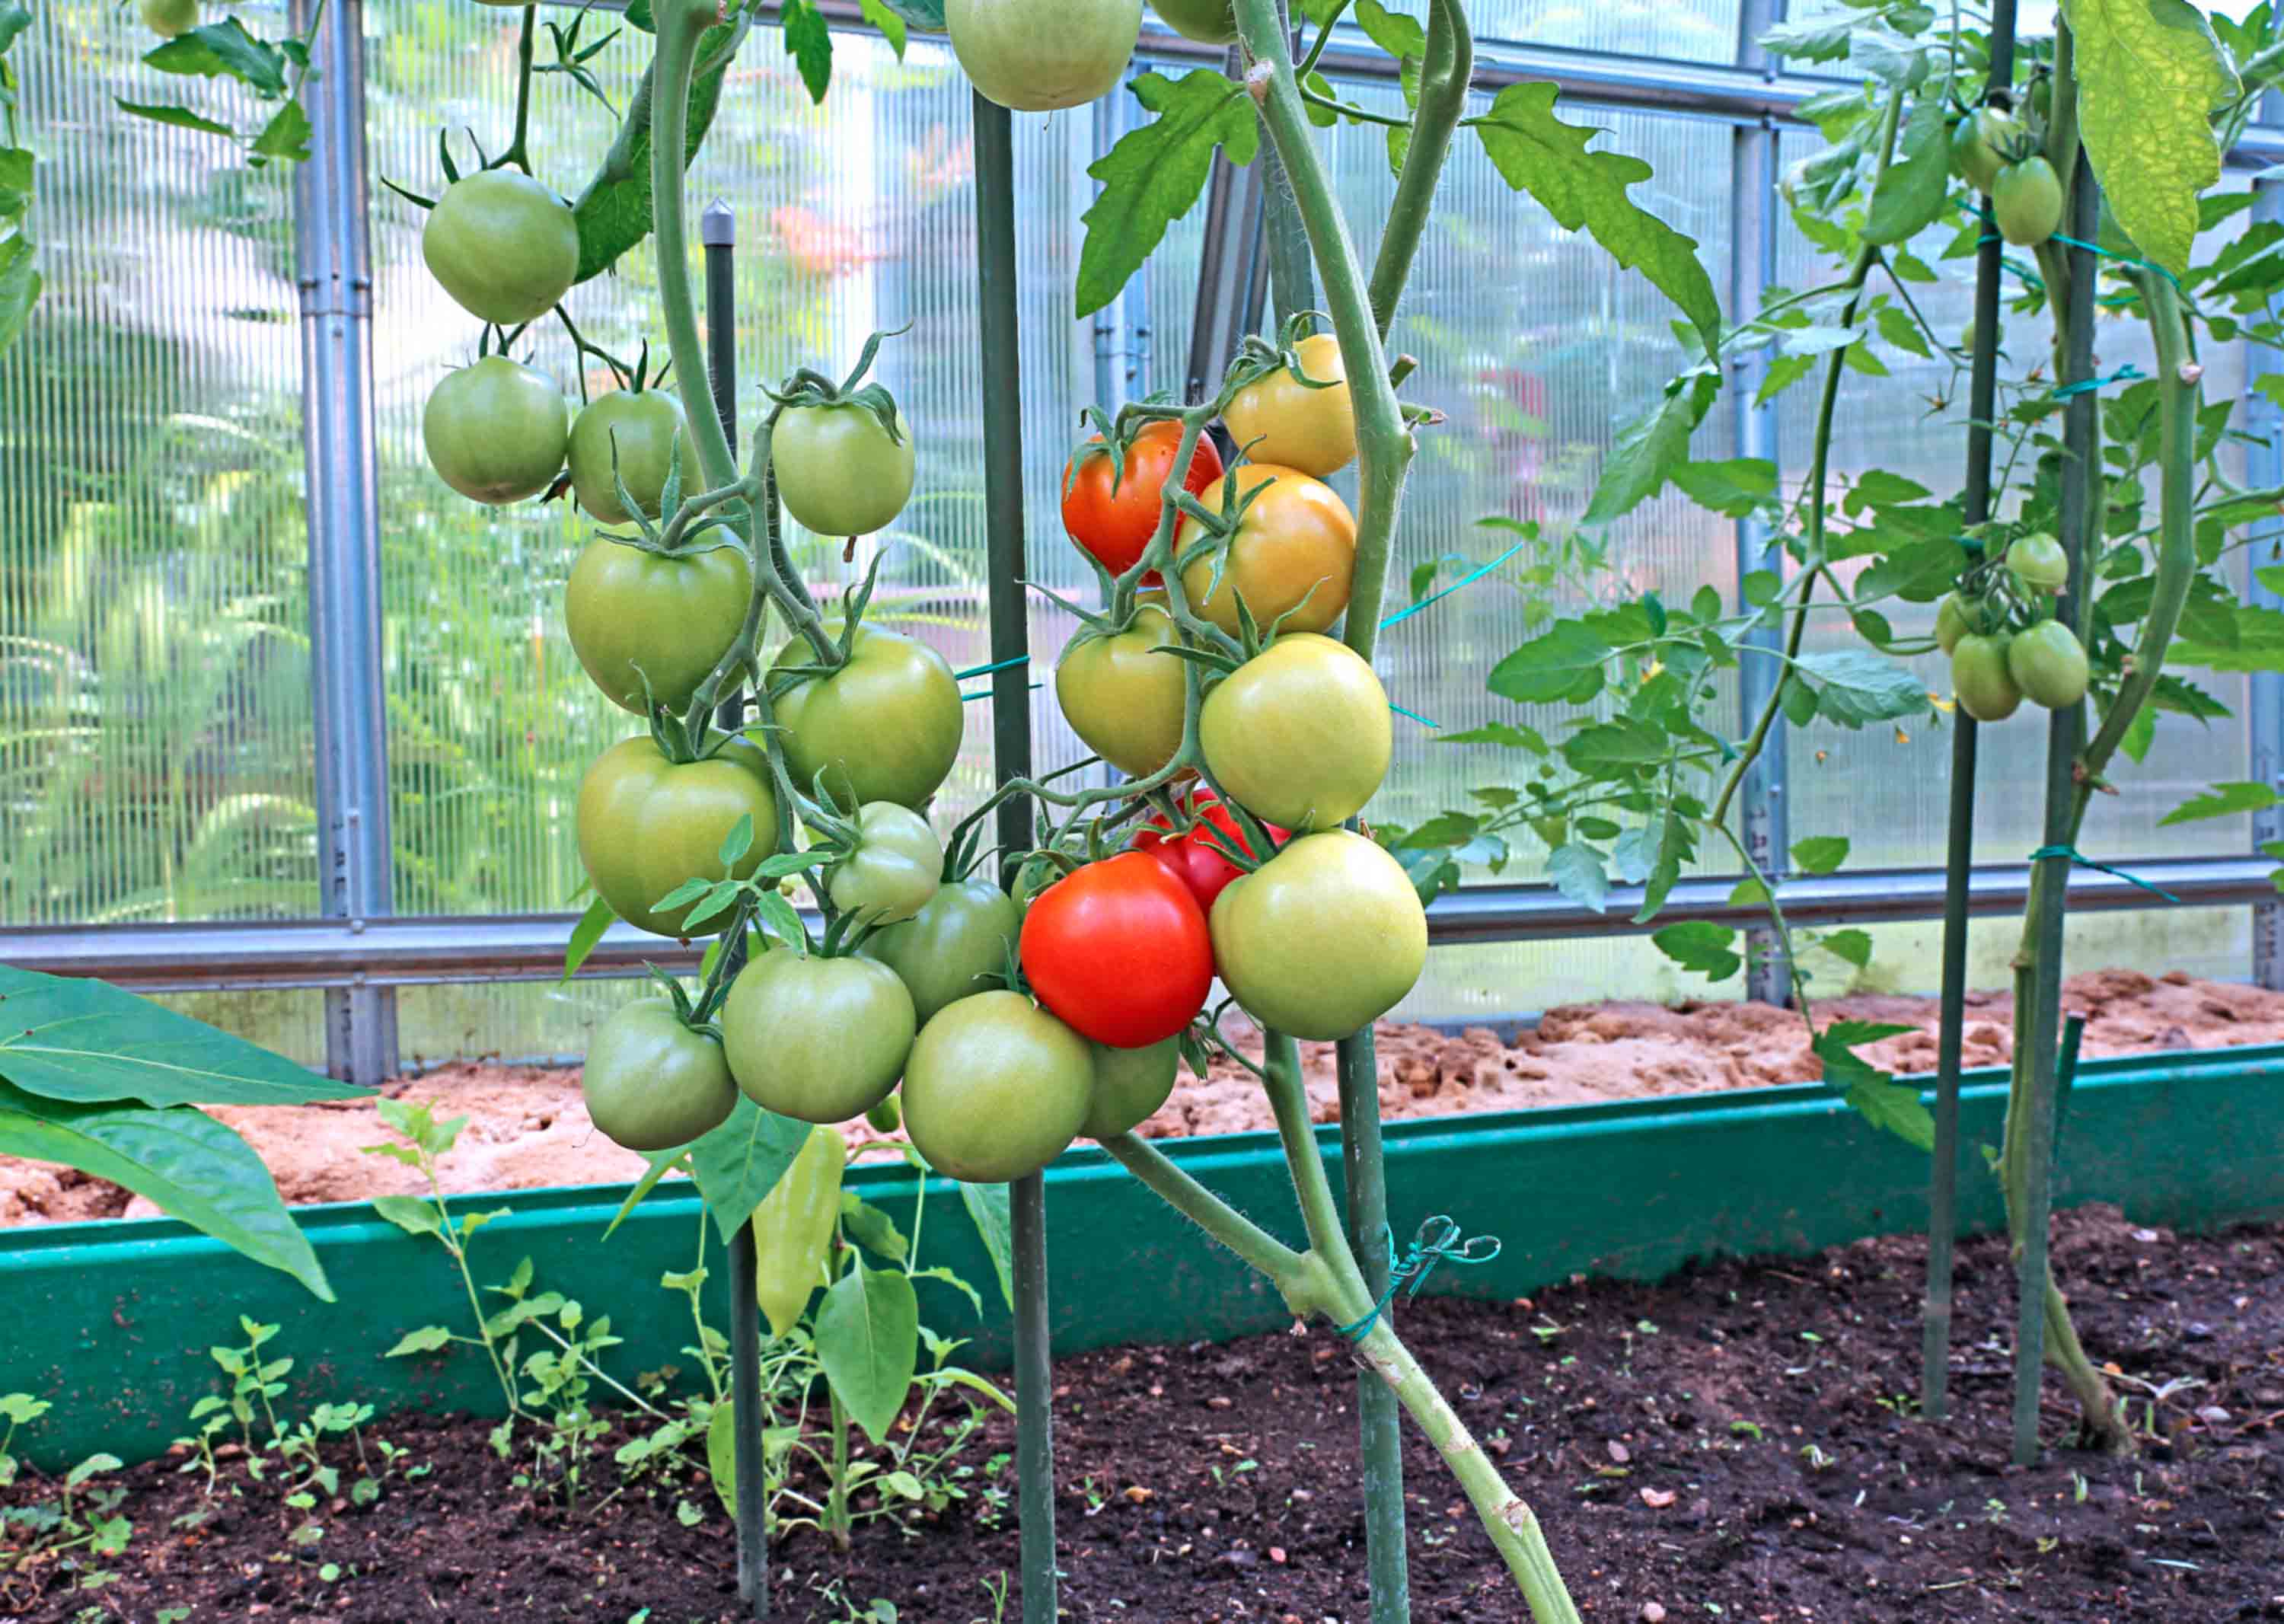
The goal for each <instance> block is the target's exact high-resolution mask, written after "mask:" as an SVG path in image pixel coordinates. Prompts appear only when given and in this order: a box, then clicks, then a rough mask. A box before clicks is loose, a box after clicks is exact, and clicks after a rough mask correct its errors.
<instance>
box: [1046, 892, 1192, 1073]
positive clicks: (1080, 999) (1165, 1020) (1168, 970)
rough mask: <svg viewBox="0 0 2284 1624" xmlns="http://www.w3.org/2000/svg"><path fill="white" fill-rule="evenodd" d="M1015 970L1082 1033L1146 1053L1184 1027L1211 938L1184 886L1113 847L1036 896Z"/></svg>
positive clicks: (1051, 1009)
mask: <svg viewBox="0 0 2284 1624" xmlns="http://www.w3.org/2000/svg"><path fill="white" fill-rule="evenodd" d="M1021 954H1022V960H1023V974H1024V976H1025V978H1026V979H1028V980H1029V981H1030V983H1031V990H1032V991H1033V992H1034V993H1036V994H1037V995H1038V999H1039V1002H1040V1003H1043V1004H1044V1005H1045V1006H1046V1007H1047V1010H1048V1011H1049V1012H1050V1013H1051V1014H1052V1015H1054V1016H1055V1017H1056V1018H1057V1019H1060V1020H1061V1021H1062V1022H1063V1023H1064V1024H1065V1025H1066V1026H1068V1027H1072V1028H1073V1029H1074V1030H1076V1032H1077V1033H1078V1034H1079V1035H1081V1036H1082V1037H1089V1038H1092V1039H1093V1040H1094V1041H1095V1042H1098V1043H1107V1044H1109V1045H1110V1046H1111V1047H1112V1048H1114V1049H1145V1048H1147V1047H1148V1046H1149V1045H1150V1044H1152V1043H1161V1042H1164V1041H1165V1040H1166V1039H1168V1038H1169V1037H1172V1036H1173V1035H1175V1034H1177V1033H1178V1032H1180V1031H1181V1030H1182V1029H1183V1028H1184V1027H1186V1026H1188V1025H1189V1024H1190V1019H1191V1018H1192V1017H1193V1016H1194V1015H1195V1014H1196V1013H1197V1012H1198V1011H1200V1010H1201V1009H1203V1008H1204V1007H1205V1003H1206V995H1207V994H1208V993H1209V992H1211V991H1212V990H1213V938H1212V935H1211V933H1209V932H1208V930H1207V928H1206V916H1205V911H1204V910H1202V909H1201V908H1200V907H1199V906H1198V902H1197V899H1196V898H1195V897H1193V896H1192V895H1191V894H1190V891H1189V887H1188V886H1185V885H1184V884H1183V883H1182V882H1181V881H1180V880H1178V879H1177V878H1174V876H1173V874H1172V873H1171V872H1169V871H1168V870H1167V869H1166V868H1165V867H1164V866H1163V865H1162V864H1161V863H1159V862H1158V861H1157V860H1156V859H1154V858H1153V857H1149V856H1146V855H1144V854H1143V853H1141V852H1122V853H1121V854H1120V855H1117V856H1115V857H1109V858H1106V859H1104V860H1103V861H1102V862H1100V863H1088V864H1087V865H1086V866H1085V867H1084V868H1083V869H1081V870H1079V871H1077V872H1076V873H1075V874H1071V875H1068V876H1067V877H1065V878H1062V879H1059V880H1057V881H1056V882H1055V883H1054V884H1053V885H1052V886H1049V887H1047V889H1046V890H1045V891H1044V892H1042V893H1040V894H1039V898H1038V900H1037V901H1036V902H1033V903H1032V904H1031V908H1030V911H1029V913H1027V914H1025V915H1024V916H1023V934H1022V941H1021Z"/></svg>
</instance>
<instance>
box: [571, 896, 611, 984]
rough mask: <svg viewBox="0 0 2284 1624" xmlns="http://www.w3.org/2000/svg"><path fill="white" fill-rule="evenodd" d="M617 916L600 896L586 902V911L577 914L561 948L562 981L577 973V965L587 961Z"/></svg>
mask: <svg viewBox="0 0 2284 1624" xmlns="http://www.w3.org/2000/svg"><path fill="white" fill-rule="evenodd" d="M617 917H619V916H618V915H617V914H615V913H614V912H612V911H611V905H610V904H609V903H608V902H605V901H604V900H603V899H602V898H601V897H599V896H598V897H597V898H596V899H595V900H594V901H593V902H590V903H588V904H587V911H586V912H585V913H583V914H581V915H580V916H579V923H578V924H576V925H573V926H572V927H571V940H570V941H569V942H568V943H567V945H566V946H565V948H564V949H563V981H564V982H566V983H567V982H568V981H569V980H571V978H572V977H573V976H575V975H576V974H578V973H579V966H580V965H582V964H585V963H586V962H587V955H589V954H590V953H592V952H593V951H594V950H595V944H596V943H598V942H599V941H602V940H603V933H604V932H606V931H607V930H609V929H610V928H611V924H612V921H614V920H615V919H616V918H617Z"/></svg>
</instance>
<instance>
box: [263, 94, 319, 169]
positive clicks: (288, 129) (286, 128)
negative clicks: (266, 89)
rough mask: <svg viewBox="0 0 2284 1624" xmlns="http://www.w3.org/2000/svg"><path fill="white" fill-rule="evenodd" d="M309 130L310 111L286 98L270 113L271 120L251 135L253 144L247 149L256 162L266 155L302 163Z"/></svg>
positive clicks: (306, 157)
mask: <svg viewBox="0 0 2284 1624" xmlns="http://www.w3.org/2000/svg"><path fill="white" fill-rule="evenodd" d="M311 133H312V132H311V130H310V129H309V114H308V113H304V112H303V111H301V103H300V102H299V101H298V100H296V101H289V102H287V103H286V104H285V105H284V106H282V107H280V108H278V111H277V112H276V113H272V114H270V121H269V122H268V123H267V124H264V125H263V126H262V133H261V134H260V135H258V136H256V137H254V144H253V146H252V147H251V148H250V149H248V150H249V151H250V152H252V153H253V156H254V161H255V162H257V163H258V162H260V161H261V160H263V159H267V158H283V159H285V160H287V161H289V162H292V163H301V162H302V161H304V160H307V159H308V157H309V138H310V136H311Z"/></svg>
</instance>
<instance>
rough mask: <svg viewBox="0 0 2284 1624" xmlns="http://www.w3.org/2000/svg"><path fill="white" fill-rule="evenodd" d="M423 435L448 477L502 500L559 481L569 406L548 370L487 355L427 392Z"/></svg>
mask: <svg viewBox="0 0 2284 1624" xmlns="http://www.w3.org/2000/svg"><path fill="white" fill-rule="evenodd" d="M420 439H421V442H422V443H423V444H424V445H426V447H427V449H428V461H429V463H430V464H431V465H433V466H434V468H435V470H436V473H437V476H438V477H439V478H441V479H442V480H443V481H444V483H445V484H447V485H449V486H450V487H451V488H453V489H454V490H457V491H458V492H459V493H460V494H461V495H462V496H465V497H467V498H468V500H469V501H471V502H483V503H489V504H492V505H493V506H498V505H499V504H502V503H507V502H520V501H522V500H523V498H525V497H526V496H537V495H538V494H539V493H540V492H541V491H544V490H545V489H546V488H548V487H549V486H551V485H552V484H554V483H555V476H556V475H557V474H558V473H559V472H562V470H563V452H564V449H565V448H566V447H567V445H568V444H569V443H570V439H571V413H570V410H569V408H568V407H567V406H566V405H565V404H564V402H563V393H562V391H561V390H559V389H558V388H557V387H556V386H555V380H554V379H551V378H549V377H548V376H547V374H546V373H544V372H542V371H537V370H536V369H535V368H532V367H528V366H525V365H523V364H522V363H520V362H514V361H510V360H509V359H508V358H507V357H506V356H505V355H486V356H485V357H484V358H483V359H482V360H481V361H479V362H477V363H475V364H474V365H473V366H465V367H462V368H461V369H460V370H459V371H457V372H450V373H447V374H446V375H445V378H444V381H443V382H442V383H440V384H438V385H437V386H435V388H434V389H433V390H431V391H429V394H428V404H427V405H426V407H424V408H423V409H422V410H421V413H420Z"/></svg>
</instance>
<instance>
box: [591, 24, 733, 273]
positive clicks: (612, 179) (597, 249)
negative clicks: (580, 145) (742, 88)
mask: <svg viewBox="0 0 2284 1624" xmlns="http://www.w3.org/2000/svg"><path fill="white" fill-rule="evenodd" d="M729 40H730V32H729V30H728V29H727V28H709V29H708V30H707V33H706V35H705V37H704V38H703V39H701V40H700V42H699V45H698V55H699V59H700V60H701V61H705V60H710V59H712V58H713V57H714V56H715V55H716V53H717V52H719V51H721V50H722V48H723V47H724V45H726V44H727V43H729ZM729 71H730V63H729V62H728V61H727V60H724V62H723V63H722V65H721V66H719V67H717V68H716V69H715V70H714V71H713V72H712V73H710V74H706V75H705V76H704V77H703V78H701V79H700V80H698V81H697V82H695V83H693V84H692V86H691V87H690V136H689V139H688V140H687V141H686V142H685V143H684V153H683V162H684V168H687V167H688V165H689V160H692V159H693V158H695V157H697V156H698V149H699V148H700V146H701V145H703V144H704V143H705V140H706V132H707V130H708V129H710V128H711V127H712V125H713V123H714V113H715V110H716V108H717V107H719V106H720V105H721V102H722V82H723V80H724V77H725V76H726V75H727V74H728V73H729ZM651 82H652V81H651V78H650V75H649V74H648V73H647V72H645V74H644V77H643V90H644V91H645V92H647V91H648V90H649V89H650V86H651ZM642 105H645V106H647V105H649V98H648V97H647V95H645V96H644V98H643V100H642ZM613 158H615V159H616V160H618V161H617V162H616V163H615V164H614V163H613V161H612V159H613ZM571 214H572V217H573V219H575V221H576V222H577V223H578V226H579V272H578V277H577V279H578V280H579V281H581V282H585V281H588V280H590V279H591V278H593V277H599V276H601V275H602V274H603V273H604V272H605V271H606V270H608V269H610V268H611V267H612V266H614V265H615V264H617V263H618V262H619V256H620V255H621V254H624V253H626V252H627V250H629V249H630V248H632V247H635V246H637V245H638V244H639V243H641V241H642V240H643V239H644V238H646V237H648V236H649V235H650V228H651V200H650V125H649V122H648V121H646V120H645V121H641V122H639V123H638V124H637V126H636V128H635V129H634V130H633V131H632V132H631V134H630V137H629V138H628V140H627V142H626V144H625V145H624V146H623V147H617V146H614V148H613V149H612V152H611V154H610V156H608V157H606V159H605V160H604V163H603V167H602V168H599V169H598V170H597V171H596V174H595V177H594V178H593V179H592V180H591V181H589V182H588V183H587V187H586V190H585V191H582V192H581V193H580V194H579V197H578V200H577V201H576V202H575V203H574V204H573V205H572V206H571Z"/></svg>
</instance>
